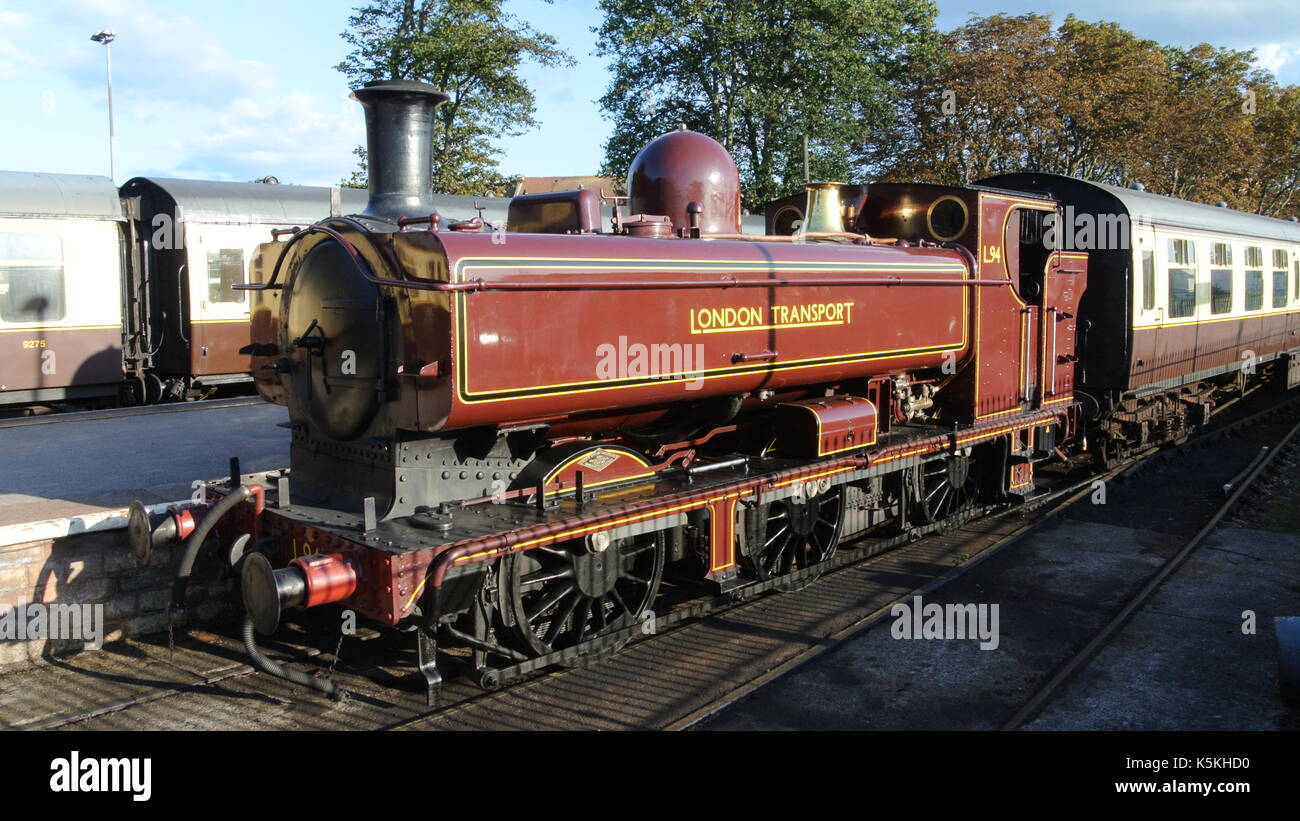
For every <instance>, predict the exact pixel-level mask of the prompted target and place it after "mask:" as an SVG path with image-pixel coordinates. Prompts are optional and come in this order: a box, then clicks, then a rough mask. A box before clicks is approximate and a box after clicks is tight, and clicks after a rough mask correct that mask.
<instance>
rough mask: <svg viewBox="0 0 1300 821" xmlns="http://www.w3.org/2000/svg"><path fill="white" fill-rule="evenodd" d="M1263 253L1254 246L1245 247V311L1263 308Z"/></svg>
mask: <svg viewBox="0 0 1300 821" xmlns="http://www.w3.org/2000/svg"><path fill="white" fill-rule="evenodd" d="M1263 267H1264V252H1263V251H1262V250H1261V249H1260V248H1258V247H1256V246H1253V245H1251V246H1247V247H1246V310H1247V311H1258V310H1259V309H1260V308H1263V307H1264V272H1263V270H1261V269H1262V268H1263Z"/></svg>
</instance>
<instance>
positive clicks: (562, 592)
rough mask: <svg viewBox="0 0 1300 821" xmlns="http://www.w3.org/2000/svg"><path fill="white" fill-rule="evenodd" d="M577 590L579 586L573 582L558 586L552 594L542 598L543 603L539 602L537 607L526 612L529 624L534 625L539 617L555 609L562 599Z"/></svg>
mask: <svg viewBox="0 0 1300 821" xmlns="http://www.w3.org/2000/svg"><path fill="white" fill-rule="evenodd" d="M576 588H577V585H576V584H574V583H573V582H566V583H565V584H562V585H556V589H555V590H552V591H551V592H550V593H548V594H546V595H545V596H543V597H542V598H541V601H539V602H538V603H537V604H536V605H534V606H533V607H530V608H528V609H527V610H526V611H525V613H526V615H527V617H528V623H529V624H532V623H533V622H535V621H537V617H538V616H540V615H542V614H543V613H545V612H546V611H547V610H549V609H551V608H552V607H554V606H555V605H556V604H557V603H559V601H560V599H562V598H564V597H565V596H567V595H568V594H569V593H571V592H573V591H574V590H575V589H576Z"/></svg>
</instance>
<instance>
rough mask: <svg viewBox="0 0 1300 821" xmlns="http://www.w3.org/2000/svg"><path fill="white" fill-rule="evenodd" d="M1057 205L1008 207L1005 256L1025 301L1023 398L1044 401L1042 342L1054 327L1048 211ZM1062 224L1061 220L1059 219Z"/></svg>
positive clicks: (1009, 274) (1010, 275)
mask: <svg viewBox="0 0 1300 821" xmlns="http://www.w3.org/2000/svg"><path fill="white" fill-rule="evenodd" d="M1055 212H1056V209H1055V207H1054V206H1051V205H1048V204H1046V203H1044V204H1043V205H1016V206H1013V207H1011V208H1008V209H1007V215H1006V222H1005V227H1004V229H1003V238H1002V240H1003V244H1002V248H1003V260H1004V264H1005V265H1006V270H1007V278H1008V279H1010V280H1011V283H1012V289H1013V291H1014V293H1015V294H1016V297H1017V298H1018V299H1019V300H1020V303H1021V322H1020V340H1021V346H1020V380H1019V381H1020V389H1021V391H1020V398H1021V401H1023V402H1034V401H1040V400H1042V399H1043V398H1044V397H1043V389H1042V386H1043V384H1044V383H1045V382H1046V381H1048V380H1047V379H1046V378H1045V377H1046V376H1047V375H1046V374H1044V373H1043V370H1044V369H1045V368H1046V367H1049V363H1047V362H1045V361H1044V356H1043V345H1042V342H1043V340H1044V339H1045V338H1046V336H1047V335H1048V334H1050V333H1051V329H1050V328H1048V327H1047V325H1046V322H1047V314H1048V313H1049V312H1047V311H1044V297H1045V295H1046V291H1047V289H1048V277H1049V263H1050V261H1051V258H1052V251H1051V249H1050V248H1049V247H1048V236H1047V230H1048V222H1047V219H1046V218H1047V215H1048V214H1053V213H1055ZM1058 225H1059V222H1058Z"/></svg>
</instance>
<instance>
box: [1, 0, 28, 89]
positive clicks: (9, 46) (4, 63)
mask: <svg viewBox="0 0 1300 821" xmlns="http://www.w3.org/2000/svg"><path fill="white" fill-rule="evenodd" d="M33 22H35V18H33V17H32V15H30V14H25V13H23V12H20V11H0V32H3V36H0V80H13V79H16V78H18V77H21V76H22V75H23V73H24V70H25V67H26V66H27V65H29V64H31V62H32V57H31V55H29V54H28V53H27V52H26V51H25V50H23V49H22V48H21V47H20V46H19V45H18V40H19V39H21V38H22V37H23V35H24V33H25V32H26V30H27V29H29V28H31V25H32V23H33Z"/></svg>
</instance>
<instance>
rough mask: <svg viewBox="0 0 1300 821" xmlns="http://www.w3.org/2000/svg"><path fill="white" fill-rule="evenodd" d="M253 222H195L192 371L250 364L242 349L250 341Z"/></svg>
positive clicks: (190, 239)
mask: <svg viewBox="0 0 1300 821" xmlns="http://www.w3.org/2000/svg"><path fill="white" fill-rule="evenodd" d="M249 233H250V232H249V230H248V228H247V227H244V226H238V225H202V224H199V225H190V226H189V228H188V231H187V234H186V244H187V245H188V247H189V255H188V266H189V277H188V279H189V283H190V333H191V335H192V336H191V338H192V344H191V354H190V355H191V362H190V367H191V372H192V373H193V374H195V375H196V376H201V375H209V374H236V373H243V372H246V371H247V370H248V357H247V356H241V355H240V354H239V349H240V348H242V347H244V346H245V345H247V344H248V339H249V334H248V301H247V300H248V292H247V291H241V290H237V289H236V288H235V287H234V286H235V285H238V284H241V283H244V282H246V281H247V276H246V272H247V264H248V257H249V252H250V251H251V249H250V248H249V247H247V246H248V245H249V243H250V239H249Z"/></svg>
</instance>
